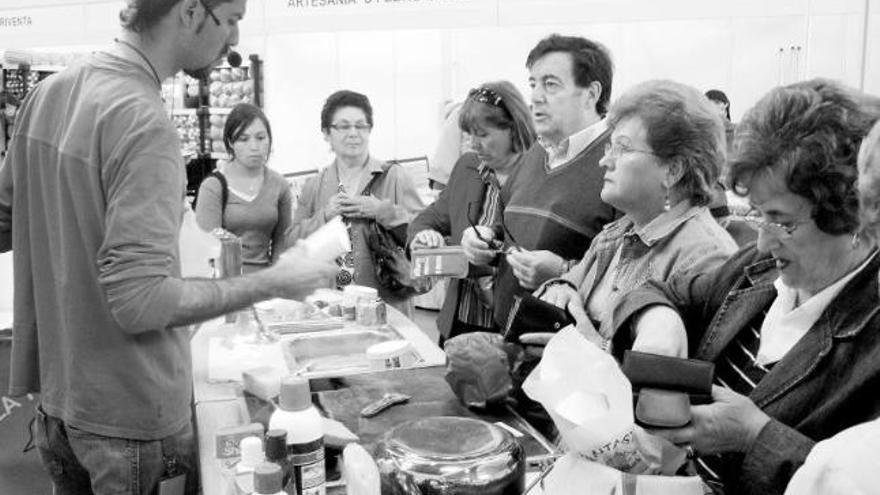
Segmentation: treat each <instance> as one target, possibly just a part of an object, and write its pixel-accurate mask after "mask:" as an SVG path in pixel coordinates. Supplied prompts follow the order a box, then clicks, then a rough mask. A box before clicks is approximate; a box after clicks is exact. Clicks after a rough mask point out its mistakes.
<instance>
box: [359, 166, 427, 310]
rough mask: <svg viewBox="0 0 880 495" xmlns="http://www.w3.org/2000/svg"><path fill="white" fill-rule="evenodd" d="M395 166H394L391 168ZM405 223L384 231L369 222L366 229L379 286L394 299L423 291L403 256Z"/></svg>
mask: <svg viewBox="0 0 880 495" xmlns="http://www.w3.org/2000/svg"><path fill="white" fill-rule="evenodd" d="M391 166H394V165H391ZM385 173H387V172H383V173H381V174H375V175H373V177H372V178H371V179H370V182H369V183H368V184H367V186H366V187H365V188H364V191H363V195H364V196H369V195H370V193H371V191H372V189H373V184H374V183H375V182H376V181H377V180H378V179H379V178H380V177H384V176H385ZM406 228H407V224H403V225H398V226H397V227H394V228H393V229H387V228H385V227H384V226H382V224H380V223H379V222H377V221H376V220H370V221H369V224H368V225H367V228H366V236H367V239H366V241H367V247H368V248H369V249H370V256H371V257H372V260H373V267H374V269H375V271H376V280H377V281H378V282H379V285H380V286H381V287H382V288H383V289H385V290H386V291H388V292H389V293H391V294H393V295H394V296H397V297H409V296H412V295H415V294H419V293H423V292H426V291H425V290H423V288H422V285H423V284H418V283H415V281H414V280H413V278H412V275H411V272H412V265H411V264H410V261H409V258H407V256H406V247H405V246H406Z"/></svg>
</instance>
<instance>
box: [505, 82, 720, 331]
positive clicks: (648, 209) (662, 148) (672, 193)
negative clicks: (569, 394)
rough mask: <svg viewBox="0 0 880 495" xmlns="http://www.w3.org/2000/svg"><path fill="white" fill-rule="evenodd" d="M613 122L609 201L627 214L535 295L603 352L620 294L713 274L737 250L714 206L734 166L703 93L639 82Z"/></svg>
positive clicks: (607, 159)
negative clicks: (567, 316) (721, 178)
mask: <svg viewBox="0 0 880 495" xmlns="http://www.w3.org/2000/svg"><path fill="white" fill-rule="evenodd" d="M608 125H609V127H610V128H611V129H612V133H611V141H610V143H609V144H608V145H606V149H605V156H604V157H603V158H602V159H601V160H600V161H599V165H600V166H602V167H603V168H605V183H604V185H603V186H602V192H601V197H602V201H605V202H606V203H608V204H610V205H611V206H613V207H615V208H617V209H618V210H620V211H621V212H623V214H624V215H623V217H622V218H620V219H618V220H616V221H614V222H612V223H610V224H607V225H605V228H604V229H603V230H602V232H601V233H600V234H599V235H598V236H596V238H595V239H593V242H592V243H591V244H590V248H589V249H588V250H587V252H586V254H585V255H584V257H583V259H582V260H581V261H580V263H578V264H577V265H575V266H573V267H572V269H571V270H569V271H568V272H567V273H565V274H563V275H562V276H561V277H559V278H555V279H551V280H549V281H547V282H545V283H544V284H543V285H542V286H541V287H539V288H538V290H537V291H536V292H535V294H536V295H538V296H540V297H541V299H543V300H545V301H548V302H550V303H553V304H555V305H557V306H559V307H561V308H567V309H568V310H569V312H570V313H571V315H572V316H573V317H574V318H575V320H576V322H577V327H578V329H580V330H581V332H582V333H584V334H585V335H587V336H588V338H591V339H593V340H594V341H595V342H596V343H597V344H599V345H602V346H607V344H608V342H609V341H610V339H611V337H612V332H611V321H610V318H609V316H610V315H609V313H610V311H611V309H612V308H613V307H614V303H615V302H616V301H617V299H618V298H619V297H620V296H621V295H623V294H625V293H626V292H628V291H629V290H632V289H634V288H635V287H637V286H639V285H641V284H642V282H644V281H645V280H648V279H655V280H666V279H667V278H669V277H670V276H672V275H674V274H676V273H681V272H687V271H693V272H701V271H705V270H707V269H710V268H713V267H715V266H717V265H720V264H721V263H723V262H724V261H725V260H727V258H728V256H729V255H730V254H732V253H733V252H735V251H736V243H735V242H734V240H733V239H732V238H731V237H730V235H729V234H728V233H727V232H726V231H725V230H724V228H722V227H721V226H720V225H719V224H718V222H717V221H715V219H714V218H713V217H712V214H711V213H710V212H709V208H708V207H707V205H708V204H709V199H710V197H711V193H712V184H714V183H715V181H716V180H717V178H718V173H719V172H720V170H721V167H722V164H723V163H724V159H725V148H724V146H725V144H724V136H723V132H724V127H723V126H722V124H721V120H720V118H719V117H718V115H717V114H716V113H715V109H714V108H713V107H712V104H711V103H710V102H709V101H708V100H707V99H706V98H705V97H704V96H703V95H701V94H700V93H699V91H697V90H696V89H694V88H691V87H690V86H686V85H684V84H680V83H676V82H672V81H648V82H645V83H642V84H639V85H637V86H635V87H634V88H632V89H630V90H629V91H627V92H626V93H625V94H624V95H623V96H621V97H620V99H619V100H618V101H617V102H616V103H615V104H614V105H612V107H611V109H610V111H609V115H608ZM547 338H548V336H547V335H535V336H529V335H526V336H524V337H523V338H522V339H521V340H522V342H523V343H544V342H546V340H547Z"/></svg>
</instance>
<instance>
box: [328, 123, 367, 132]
mask: <svg viewBox="0 0 880 495" xmlns="http://www.w3.org/2000/svg"><path fill="white" fill-rule="evenodd" d="M330 128H331V129H333V130H336V131H339V132H349V131H350V130H352V129H356V130H357V131H358V132H360V133H366V132H370V129H372V128H373V125H372V124H367V123H357V124H330Z"/></svg>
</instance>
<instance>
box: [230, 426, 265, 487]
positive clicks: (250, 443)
mask: <svg viewBox="0 0 880 495" xmlns="http://www.w3.org/2000/svg"><path fill="white" fill-rule="evenodd" d="M263 460H264V459H263V441H262V440H260V438H259V437H254V436H250V437H245V438H243V439H242V440H241V459H240V460H239V461H238V464H236V465H235V487H236V488H237V490H238V493H251V492H252V491H253V489H254V487H253V480H254V470H255V469H256V468H257V466H259V465H260V464H262V463H263Z"/></svg>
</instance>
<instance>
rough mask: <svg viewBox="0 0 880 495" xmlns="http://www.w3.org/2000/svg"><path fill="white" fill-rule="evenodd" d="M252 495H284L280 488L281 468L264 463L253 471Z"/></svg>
mask: <svg viewBox="0 0 880 495" xmlns="http://www.w3.org/2000/svg"><path fill="white" fill-rule="evenodd" d="M253 493H254V495H285V493H284V490H283V489H282V488H281V466H279V465H278V464H272V463H271V462H264V463H262V464H260V465H259V466H257V468H256V469H255V470H254V491H253Z"/></svg>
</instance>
